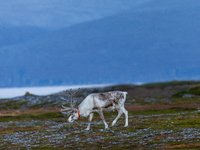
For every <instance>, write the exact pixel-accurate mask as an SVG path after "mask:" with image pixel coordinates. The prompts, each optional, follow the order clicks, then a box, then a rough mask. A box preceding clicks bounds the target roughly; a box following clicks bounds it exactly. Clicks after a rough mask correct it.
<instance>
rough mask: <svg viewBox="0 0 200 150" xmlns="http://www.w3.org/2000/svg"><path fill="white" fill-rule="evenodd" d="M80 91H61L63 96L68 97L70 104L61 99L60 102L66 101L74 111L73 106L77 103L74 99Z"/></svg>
mask: <svg viewBox="0 0 200 150" xmlns="http://www.w3.org/2000/svg"><path fill="white" fill-rule="evenodd" d="M79 90H80V88H79V89H78V90H77V91H76V92H74V93H72V89H70V91H67V90H66V91H63V92H64V93H65V94H67V96H68V97H69V100H70V102H69V101H67V100H65V99H62V100H65V101H67V102H68V104H70V106H71V108H72V109H74V107H75V105H76V103H77V99H76V97H77V95H78V91H79Z"/></svg>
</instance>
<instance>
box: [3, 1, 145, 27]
mask: <svg viewBox="0 0 200 150" xmlns="http://www.w3.org/2000/svg"><path fill="white" fill-rule="evenodd" d="M144 2H148V0H136V1H133V2H132V1H130V0H123V1H115V2H111V1H109V0H95V1H91V0H81V1H78V0H74V1H72V0H59V1H58V0H42V1H41V0H32V1H27V0H19V1H16V0H9V1H7V0H2V1H1V5H0V25H8V26H9V25H10V26H12V25H14V26H26V25H28V26H37V27H42V28H47V29H50V30H52V29H60V28H64V27H67V26H70V25H74V24H77V23H82V22H86V21H90V20H94V19H100V18H103V17H106V16H109V15H113V14H116V13H119V12H121V11H125V10H128V9H130V8H131V7H137V6H138V5H141V4H142V3H144Z"/></svg>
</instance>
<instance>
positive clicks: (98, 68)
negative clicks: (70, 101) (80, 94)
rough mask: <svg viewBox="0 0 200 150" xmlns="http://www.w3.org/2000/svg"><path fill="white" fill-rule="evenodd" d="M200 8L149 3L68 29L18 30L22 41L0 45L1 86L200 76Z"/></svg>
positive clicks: (194, 4)
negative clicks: (199, 40)
mask: <svg viewBox="0 0 200 150" xmlns="http://www.w3.org/2000/svg"><path fill="white" fill-rule="evenodd" d="M199 6H200V3H199V1H196V0H195V1H192V2H190V1H184V2H182V1H180V0H177V1H158V2H155V1H148V2H144V3H143V4H141V5H139V6H138V7H131V8H130V9H127V10H126V11H125V10H124V11H120V12H118V13H116V14H112V15H109V16H104V17H101V18H98V19H92V20H89V21H85V22H81V23H78V24H73V25H71V26H69V27H65V28H62V29H57V30H51V31H48V30H42V29H41V28H37V29H34V28H33V29H31V28H28V29H30V30H31V31H32V32H31V33H30V32H25V31H26V29H24V32H20V33H18V32H19V31H18V29H17V31H13V32H11V33H10V35H9V36H11V37H12V34H16V35H18V37H19V38H20V37H22V39H21V40H19V41H20V42H17V43H15V42H16V41H17V39H14V41H13V42H11V43H12V44H10V45H9V44H8V43H6V42H4V44H3V45H4V46H2V47H0V60H1V63H0V68H1V72H0V78H1V80H0V87H13V86H17V87H19V86H47V85H48V86H49V85H69V84H100V83H101V84H103V83H116V84H122V83H136V82H142V83H148V82H155V81H157V82H158V81H170V80H176V79H177V80H186V79H190V80H198V79H199V74H200V68H199V65H198V64H200V60H199V58H198V56H199V55H200V51H199V46H200V44H199V42H198V39H199V38H200V37H199V36H200V34H199V25H200V18H199V16H200V10H199ZM34 33H37V36H36V35H35V34H34ZM4 35H5V34H4ZM19 35H20V36H19ZM23 35H24V36H23ZM25 35H26V36H25ZM29 35H30V36H29ZM27 37H28V38H27ZM13 38H14V37H13ZM23 38H25V39H24V40H23ZM10 41H12V39H10Z"/></svg>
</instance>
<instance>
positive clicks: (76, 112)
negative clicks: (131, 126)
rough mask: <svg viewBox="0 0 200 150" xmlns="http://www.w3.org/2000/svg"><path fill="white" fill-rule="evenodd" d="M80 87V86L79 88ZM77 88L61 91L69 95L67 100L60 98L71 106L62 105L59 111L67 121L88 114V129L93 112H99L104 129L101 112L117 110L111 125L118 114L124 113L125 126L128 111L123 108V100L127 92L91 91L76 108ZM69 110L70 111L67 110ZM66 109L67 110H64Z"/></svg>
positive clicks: (106, 125) (126, 124)
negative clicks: (73, 90)
mask: <svg viewBox="0 0 200 150" xmlns="http://www.w3.org/2000/svg"><path fill="white" fill-rule="evenodd" d="M79 89H80V88H79ZM79 89H78V90H77V91H76V92H74V93H72V89H71V90H70V91H63V92H64V93H65V94H67V96H68V97H69V101H68V100H66V99H64V98H62V100H64V101H67V102H68V103H69V104H70V106H71V107H65V106H63V105H62V107H63V108H64V109H61V110H60V112H61V113H62V114H63V115H64V116H65V117H68V116H69V115H70V116H69V118H68V122H70V123H72V122H73V121H74V120H77V119H79V118H80V116H83V117H87V116H89V123H88V126H87V128H86V129H85V130H90V124H91V121H92V118H93V115H94V113H95V112H97V113H99V115H100V117H101V119H102V120H103V123H104V124H105V129H107V128H108V124H107V123H106V121H105V119H104V115H103V112H110V111H114V110H117V111H118V116H117V117H116V118H115V120H114V121H113V122H112V124H111V126H112V127H113V126H114V125H115V123H116V122H117V120H118V119H119V118H120V116H121V115H122V114H123V113H124V114H125V126H124V127H127V126H128V111H127V110H126V109H125V108H124V102H125V100H126V94H127V92H121V91H113V92H106V93H92V94H89V95H88V96H87V97H86V98H85V99H84V100H83V101H82V102H81V103H80V104H79V105H78V106H77V107H76V108H75V105H76V102H77V99H76V96H77V94H78V91H79ZM68 110H70V111H68ZM66 111H68V112H66Z"/></svg>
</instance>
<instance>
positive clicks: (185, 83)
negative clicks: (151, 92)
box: [141, 81, 200, 88]
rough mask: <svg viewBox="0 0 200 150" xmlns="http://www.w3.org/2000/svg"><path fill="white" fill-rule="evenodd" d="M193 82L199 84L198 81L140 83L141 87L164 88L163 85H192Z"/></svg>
mask: <svg viewBox="0 0 200 150" xmlns="http://www.w3.org/2000/svg"><path fill="white" fill-rule="evenodd" d="M194 84H200V81H170V82H157V83H148V84H143V85H141V87H146V88H164V87H167V86H180V85H194Z"/></svg>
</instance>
